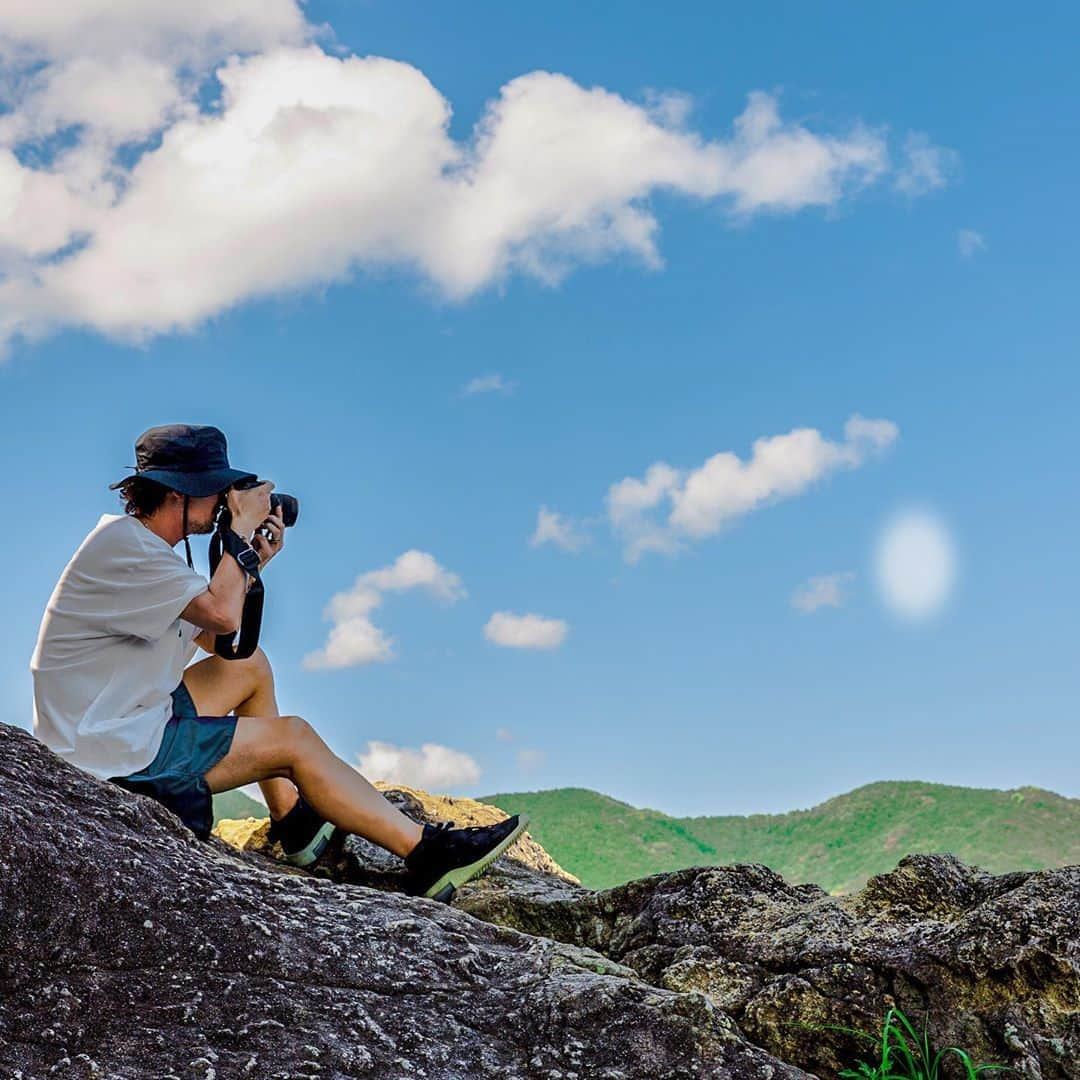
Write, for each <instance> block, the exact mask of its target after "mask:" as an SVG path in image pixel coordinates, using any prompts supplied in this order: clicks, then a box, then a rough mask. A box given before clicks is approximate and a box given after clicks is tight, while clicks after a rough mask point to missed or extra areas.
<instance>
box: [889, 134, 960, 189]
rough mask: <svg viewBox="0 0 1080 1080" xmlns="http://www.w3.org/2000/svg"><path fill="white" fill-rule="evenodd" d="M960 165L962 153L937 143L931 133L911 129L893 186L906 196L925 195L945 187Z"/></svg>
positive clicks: (905, 141)
mask: <svg viewBox="0 0 1080 1080" xmlns="http://www.w3.org/2000/svg"><path fill="white" fill-rule="evenodd" d="M959 164H960V155H959V154H957V153H956V151H955V150H950V149H949V148H948V147H945V146H935V145H934V144H933V143H932V142H931V141H930V138H929V136H927V135H925V134H923V133H922V132H919V131H912V132H910V133H909V134H908V136H907V138H906V139H905V140H904V159H903V164H902V165H901V166H900V168H899V169H898V170H897V173H896V180H895V182H894V186H895V187H896V189H897V191H902V192H903V193H904V194H905V195H925V194H927V193H928V192H931V191H934V190H936V189H937V188H941V187H944V186H945V185H946V184H947V183H948V181H949V178H950V176H952V175H953V174H954V173H955V172H956V171H957V169H958V168H959Z"/></svg>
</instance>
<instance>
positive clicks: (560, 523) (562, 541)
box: [529, 506, 588, 551]
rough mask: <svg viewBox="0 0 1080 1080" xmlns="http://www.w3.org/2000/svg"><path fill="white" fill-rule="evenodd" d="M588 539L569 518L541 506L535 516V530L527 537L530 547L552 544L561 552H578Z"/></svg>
mask: <svg viewBox="0 0 1080 1080" xmlns="http://www.w3.org/2000/svg"><path fill="white" fill-rule="evenodd" d="M587 539H588V537H587V536H586V535H585V533H584V532H583V531H582V530H581V529H580V527H579V526H578V525H577V523H575V522H574V521H572V520H571V519H570V518H568V517H566V516H564V515H563V514H560V513H559V512H558V511H557V510H549V509H548V508H547V507H546V506H541V507H540V511H539V513H538V514H537V515H536V528H535V529H534V530H533V534H532V536H530V537H529V544H530V546H531V547H539V546H540V545H541V544H554V545H555V546H556V547H559V548H562V549H563V551H580V550H581V548H582V547H583V546H584V544H585V542H586V540H587Z"/></svg>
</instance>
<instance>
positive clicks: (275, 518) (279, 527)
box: [251, 507, 285, 572]
mask: <svg viewBox="0 0 1080 1080" xmlns="http://www.w3.org/2000/svg"><path fill="white" fill-rule="evenodd" d="M263 529H265V530H266V531H267V532H268V533H269V534H270V539H269V540H268V539H267V538H266V537H265V536H263V534H262V530H263ZM251 546H252V547H253V548H254V549H255V552H256V554H257V555H258V556H259V571H260V572H261V571H262V569H263V567H264V566H266V564H267V563H268V562H269V561H270V560H271V559H272V558H273V557H274V556H275V555H276V554H277V553H278V552H279V551H280V550H281V549H282V548H283V547H284V546H285V521H284V518H283V515H282V511H281V507H278V509H277V510H275V511H273V512H272V513H271V514H270V516H269V517H268V518H266V520H265V521H264V522H263V523H262V524H261V525H260V526H259V528H258V529H256V530H255V535H254V536H253V537H252V538H251Z"/></svg>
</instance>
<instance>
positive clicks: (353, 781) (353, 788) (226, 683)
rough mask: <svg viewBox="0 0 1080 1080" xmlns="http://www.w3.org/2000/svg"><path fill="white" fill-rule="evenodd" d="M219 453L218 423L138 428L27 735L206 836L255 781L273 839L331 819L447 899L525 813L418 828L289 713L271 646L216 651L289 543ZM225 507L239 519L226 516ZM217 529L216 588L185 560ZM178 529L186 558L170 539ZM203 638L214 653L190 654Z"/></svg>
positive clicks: (81, 567) (306, 844)
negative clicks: (120, 505) (218, 804)
mask: <svg viewBox="0 0 1080 1080" xmlns="http://www.w3.org/2000/svg"><path fill="white" fill-rule="evenodd" d="M226 449H227V448H226V441H225V436H224V435H223V434H222V432H221V431H219V430H218V429H217V428H215V427H205V426H192V425H188V424H169V425H165V426H162V427H153V428H150V429H149V430H148V431H146V432H144V433H143V434H142V435H141V436H140V437H139V439H138V440H137V441H136V443H135V454H136V461H137V465H136V467H135V475H134V476H129V477H126V478H125V479H123V480H120V481H117V482H116V483H115V484H111V485H110V487H111V488H113V489H117V488H118V489H120V494H121V498H123V499H124V500H125V506H124V510H125V512H124V513H123V514H102V516H101V518H100V520H99V521H98V523H97V525H96V526H95V527H94V529H93V530H92V531H91V532H90V533H89V535H88V536H87V537H86V539H85V540H83V542H82V543H81V544H80V545H79V548H78V550H77V551H76V552H75V554H74V555H73V556H72V558H71V560H70V562H69V563H68V564H67V566H66V567H65V568H64V571H63V573H62V574H61V576H60V580H59V581H58V582H57V585H56V587H55V588H54V590H53V593H52V596H51V597H50V599H49V602H48V606H47V608H46V610H45V614H44V616H43V618H42V621H41V628H40V631H39V633H38V640H37V645H36V647H35V649H34V655H33V658H32V659H31V661H30V670H31V672H32V674H33V678H34V734H35V735H36V736H37V737H38V738H39V739H40V740H41V741H42V742H44V743H45V744H46V745H47V746H48V747H50V748H51V749H52V750H53V751H54V752H55V753H57V754H59V755H60V756H61V757H62V758H64V759H65V760H66V761H68V762H70V763H71V764H72V765H76V766H78V767H80V768H82V769H84V770H85V771H87V772H89V773H91V774H92V775H94V776H96V777H98V778H99V779H102V780H111V781H113V782H114V783H116V784H119V785H120V786H122V787H125V788H127V789H128V790H131V791H135V792H139V793H142V794H145V795H149V796H150V797H152V798H154V799H156V800H157V801H159V802H160V803H162V804H163V805H164V806H166V807H168V808H169V809H170V810H172V811H173V812H174V813H175V814H176V815H177V816H178V817H180V819H181V820H182V821H183V822H184V823H185V824H186V825H187V826H188V827H189V828H190V829H191V830H192V831H193V832H194V833H195V834H196V836H198V837H199V838H200V839H203V840H205V839H207V838H208V837H209V835H210V829H211V826H212V824H213V809H212V801H211V793H212V792H219V791H228V790H230V789H232V788H237V787H241V786H242V785H244V784H249V783H253V782H256V781H257V782H258V784H259V787H260V788H261V790H262V792H263V795H264V796H265V798H266V804H267V806H268V808H269V810H270V818H271V840H273V841H278V842H280V843H281V845H282V848H283V850H284V852H285V854H286V858H287V859H288V860H289V861H290V862H293V863H295V864H296V865H300V866H307V865H310V864H311V863H312V862H314V860H315V859H316V858H318V856H319V854H320V853H321V852H322V850H323V849H324V848H325V847H326V845H327V843H328V842H329V840H330V837H331V834H332V833H333V831H334V828H335V827H336V828H338V829H340V830H342V831H344V832H348V833H356V834H357V835H359V836H363V837H366V838H367V839H369V840H372V841H373V842H375V843H376V844H379V845H380V846H381V847H384V848H386V849H387V850H389V851H392V852H394V853H395V854H396V855H399V856H400V857H401V858H403V859H404V861H405V865H406V868H407V870H408V875H407V878H406V880H407V882H408V886H407V888H408V891H409V892H411V893H413V894H414V895H419V896H426V897H431V898H434V899H437V900H443V901H447V902H449V900H450V899H451V898H452V896H453V893H454V890H455V889H456V888H457V887H458V886H459V885H461V884H462V883H463V882H465V881H468V880H469V879H470V878H472V877H475V876H476V875H477V874H479V873H481V872H482V871H483V870H484V869H485V868H486V867H487V865H488V864H489V863H490V862H492V861H493V860H494V859H495V858H497V857H498V856H499V855H500V854H501V853H502V852H503V851H505V850H506V848H508V847H509V846H510V845H511V844H512V843H513V842H514V841H515V840H516V839H517V838H518V836H519V835H520V834H521V833H522V832H523V831H524V829H525V826H526V825H527V824H528V818H527V817H525V816H524V815H521V816H520V818H519V816H517V815H515V816H514V817H510V818H508V819H506V820H505V821H501V822H499V823H498V824H496V825H490V826H483V827H473V828H465V829H455V828H453V827H452V826H453V822H447V821H441V822H439V823H438V824H436V825H431V824H424V825H423V826H421V825H420V824H418V823H417V822H415V821H413V820H412V819H411V818H409V817H407V816H406V815H405V814H403V813H402V812H401V811H400V810H398V809H397V808H396V807H395V806H394V805H393V804H392V803H391V802H390V801H389V800H388V799H386V797H385V796H384V795H382V793H381V792H379V791H378V790H377V789H376V788H375V787H373V786H372V785H371V784H370V783H369V782H368V781H367V780H366V779H365V778H364V777H363V776H361V775H360V773H359V772H357V771H356V769H354V768H353V767H352V766H351V765H349V764H348V763H347V762H345V761H342V760H341V758H339V757H337V756H336V755H335V754H334V753H333V752H332V751H331V750H330V748H329V747H328V746H327V745H326V743H325V742H323V740H322V739H321V738H320V737H319V735H318V734H317V733H316V731H315V729H314V728H313V727H312V726H311V724H309V723H308V721H307V720H305V719H304V718H302V717H300V716H282V715H280V713H279V712H278V707H277V701H276V700H275V697H274V677H273V671H272V670H271V667H270V661H269V660H268V659H267V657H266V654H265V653H264V652H263V651H262V649H260V648H256V649H255V650H254V651H253V652H252V653H251V655H250V656H248V657H247V658H246V659H226V658H225V657H224V656H222V655H218V654H216V653H215V639H216V637H217V636H218V635H228V636H229V638H230V639H231V637H232V635H233V634H235V633H236V631H237V630H238V629H239V627H240V625H241V621H242V613H243V611H244V602H245V597H246V594H247V592H248V589H249V588H250V586H251V584H252V582H254V581H256V580H259V581H260V582H261V578H260V574H261V572H262V571H263V570H264V569H265V568H266V566H267V564H268V563H269V562H270V561H271V560H272V559H274V558H276V557H277V555H278V554H279V553H280V552H281V550H282V549H283V547H284V543H285V521H284V518H283V515H282V510H281V507H280V506H279V507H278V508H273V507H272V505H271V499H270V492H271V490H272V489H273V487H274V485H273V484H272V483H270V482H269V481H267V482H261V483H260V482H258V478H257V477H256V476H255V475H254V474H252V473H247V472H242V471H240V470H238V469H232V468H230V467H229V462H228V457H227V453H226ZM234 485H239V486H234ZM245 485H246V486H245ZM275 498H277V499H284V498H287V497H284V496H276V497H275ZM226 510H227V511H228V512H229V514H230V515H231V529H228V528H223V527H222V521H221V520H219V519H221V518H222V517H223V515H224V511H226ZM225 520H228V518H227V517H225ZM215 531H217V532H218V533H219V535H220V536H221V539H222V549H223V554H222V556H221V558H220V561H219V562H218V564H217V567H216V569H215V570H214V571H213V574H212V578H211V580H210V581H209V583H208V582H207V580H206V579H205V578H204V577H202V576H201V575H200V574H198V573H196V571H195V570H194V568H193V566H192V562H191V548H190V545H189V544H188V534H189V533H195V534H198V533H213V532H215ZM181 539H183V541H184V545H185V549H186V552H187V562H186V563H185V561H184V560H183V559H182V558H181V557H180V556H179V555H178V554H177V553H176V552H175V551H174V550H173V548H174V546H175V545H176V544H177V543H178V542H179V541H180V540H181ZM197 647H199V648H202V649H203V650H204V651H205V652H208V653H211V654H212V655H211V656H210V657H209V658H208V659H205V660H202V661H200V662H198V663H195V664H192V665H191V666H190V667H186V665H187V663H188V662H189V661H190V660H191V658H192V656H193V655H194V654H195V651H196V648H197ZM230 713H232V714H234V715H230Z"/></svg>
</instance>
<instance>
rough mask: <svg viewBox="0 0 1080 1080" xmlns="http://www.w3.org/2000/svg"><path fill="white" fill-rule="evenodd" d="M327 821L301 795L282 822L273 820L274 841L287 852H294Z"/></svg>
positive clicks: (271, 823)
mask: <svg viewBox="0 0 1080 1080" xmlns="http://www.w3.org/2000/svg"><path fill="white" fill-rule="evenodd" d="M325 820H326V819H325V818H323V817H322V816H321V815H320V814H318V813H316V812H315V810H314V809H313V808H312V807H311V806H310V805H309V804H308V803H307V802H305V801H304V796H303V795H301V796H300V797H299V798H298V799H297V800H296V805H295V806H294V807H293V808H292V809H291V810H290V811H289V812H288V813H287V814H286V815H285V816H284V817H283V818H282V819H281V820H280V821H274V820H273V819H271V822H270V828H271V831H272V833H273V837H274V839H275V840H277V841H278V842H279V843H280V844H281V846H282V847H283V848H284V849H285V850H286V851H293V850H296V849H297V848H302V847H303V846H304V845H305V844H307V843H308V841H309V840H311V838H312V837H313V836H314V835H315V833H316V832H318V830H319V829H320V827H321V826H322V824H323V822H324V821H325Z"/></svg>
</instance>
